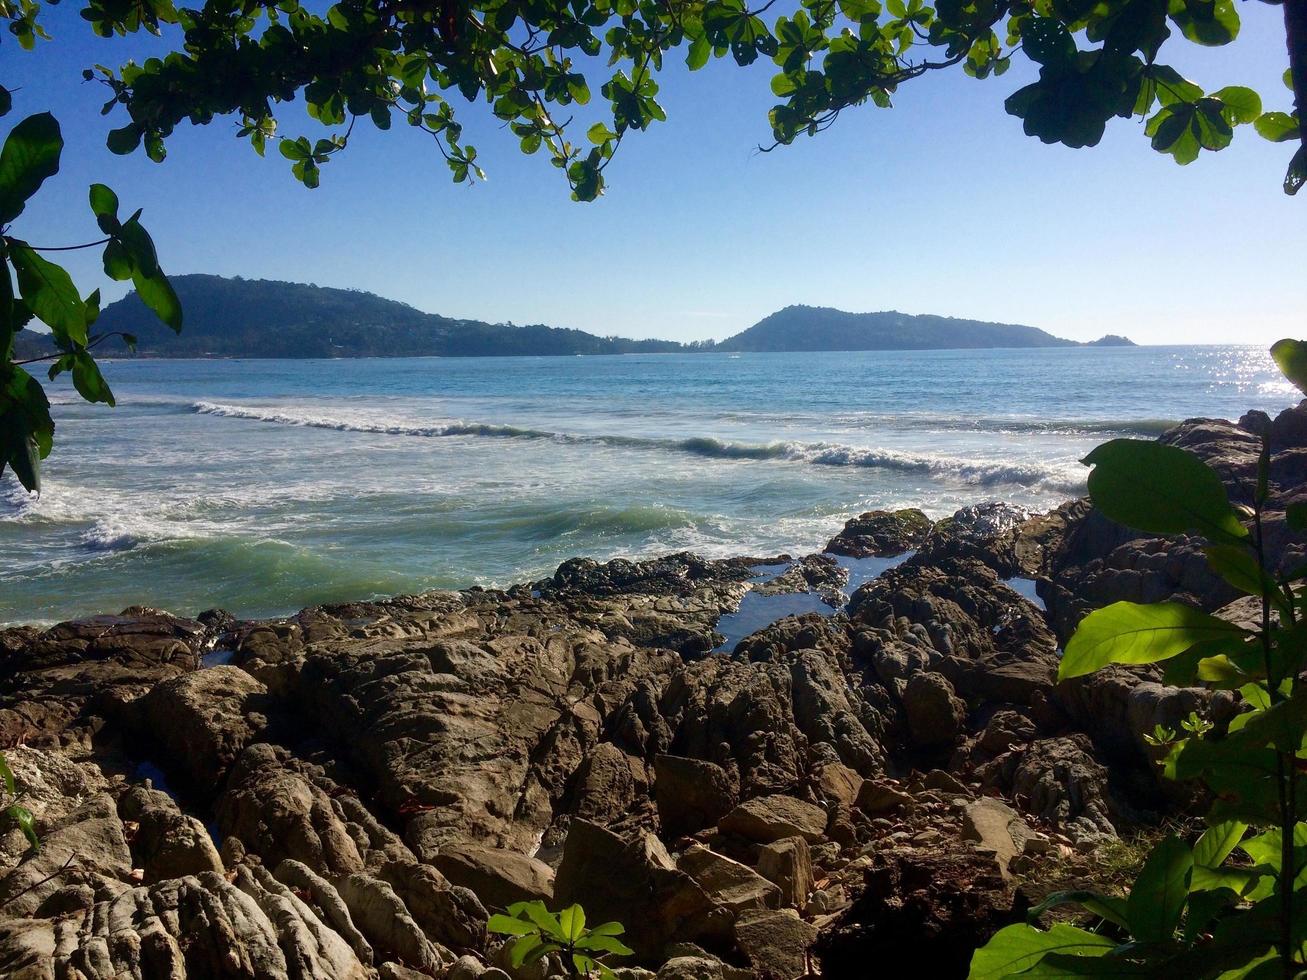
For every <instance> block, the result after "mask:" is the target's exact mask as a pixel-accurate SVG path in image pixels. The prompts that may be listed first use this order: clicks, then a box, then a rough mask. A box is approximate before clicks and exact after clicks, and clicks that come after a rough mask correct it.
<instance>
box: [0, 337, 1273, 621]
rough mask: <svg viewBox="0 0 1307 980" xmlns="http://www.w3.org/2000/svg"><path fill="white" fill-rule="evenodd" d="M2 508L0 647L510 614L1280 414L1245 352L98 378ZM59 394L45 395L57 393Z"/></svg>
mask: <svg viewBox="0 0 1307 980" xmlns="http://www.w3.org/2000/svg"><path fill="white" fill-rule="evenodd" d="M105 373H106V375H107V377H108V378H109V381H110V382H111V384H112V385H113V387H114V390H115V392H116V393H117V395H118V398H119V405H118V407H117V408H116V409H108V408H106V407H104V406H89V405H85V404H83V403H81V402H80V401H79V400H78V399H77V396H76V395H75V393H74V392H73V391H72V389H71V387H69V386H66V385H63V384H62V383H56V384H55V385H54V386H53V391H52V396H53V397H52V400H53V401H54V402H55V403H56V404H55V418H56V423H57V426H58V432H57V440H56V446H55V452H54V455H52V456H51V458H50V459H49V460H47V463H46V485H45V489H44V492H43V494H42V495H41V497H40V498H39V499H38V498H36V497H32V496H28V495H27V494H25V493H24V492H22V490H21V488H20V487H19V486H18V484H17V482H16V481H15V480H14V479H13V477H12V476H11V475H10V474H8V473H6V474H5V476H4V477H3V478H0V552H2V553H3V555H4V559H3V565H0V623H3V622H25V621H51V620H57V619H63V618H67V617H70V616H74V615H81V614H87V613H94V612H111V611H117V610H119V609H120V608H122V607H124V606H127V605H130V604H137V603H144V604H148V605H157V606H162V607H164V608H167V609H171V610H173V611H175V612H179V613H195V612H198V611H199V610H201V609H206V608H210V607H213V606H222V607H224V608H226V609H229V610H231V611H232V612H234V613H236V614H237V615H240V616H263V615H274V614H279V613H286V612H290V611H293V610H295V609H298V608H300V607H302V606H305V605H309V604H312V603H316V602H325V601H333V600H345V599H363V598H368V597H373V596H377V595H386V594H393V593H399V592H413V591H418V590H422V589H429V588H437V587H463V586H468V585H473V584H481V585H506V584H509V583H512V582H517V581H522V580H526V579H532V578H538V577H541V576H543V575H546V574H548V573H550V572H552V570H553V569H554V568H555V567H556V566H557V565H558V563H559V562H560V561H562V560H563V559H565V558H568V557H570V556H573V555H590V556H594V557H597V558H606V557H612V556H616V555H627V556H636V555H651V554H657V553H663V552H668V551H675V550H682V549H690V550H694V551H698V552H700V553H703V554H707V555H738V554H751V555H771V554H777V553H779V552H791V553H802V552H807V551H813V550H820V548H821V547H822V545H823V544H824V542H825V541H826V540H827V539H828V538H829V537H830V536H831V535H832V534H834V533H835V532H836V531H838V530H839V528H840V527H841V526H842V524H843V522H844V521H845V520H846V519H847V518H848V517H850V516H851V515H853V514H855V513H858V512H861V511H863V510H867V509H870V508H874V507H903V506H910V505H911V506H919V507H922V508H923V509H925V510H926V511H927V512H928V513H930V514H932V515H934V516H940V515H945V514H949V513H952V512H953V511H954V510H956V509H957V508H958V507H961V506H963V505H965V504H969V503H975V502H978V501H982V500H991V499H1002V500H1008V501H1012V502H1015V503H1019V504H1024V505H1027V506H1030V507H1039V508H1044V507H1048V506H1051V505H1054V504H1056V503H1057V502H1058V501H1060V500H1063V499H1065V498H1067V497H1069V496H1072V495H1075V494H1078V493H1080V492H1082V491H1083V488H1084V478H1085V468H1084V467H1083V466H1082V465H1081V464H1080V463H1079V462H1078V460H1079V459H1080V458H1081V457H1083V456H1084V455H1085V453H1086V452H1087V451H1088V450H1089V449H1091V448H1092V447H1093V446H1094V445H1095V444H1097V443H1098V442H1101V441H1103V440H1104V439H1107V438H1110V437H1112V436H1115V435H1133V436H1138V437H1149V436H1153V435H1156V434H1157V433H1158V432H1160V431H1162V430H1163V429H1164V428H1166V427H1167V426H1168V425H1170V424H1172V423H1173V422H1174V421H1176V420H1179V419H1183V418H1186V417H1189V416H1196V415H1205V416H1218V417H1226V418H1231V417H1233V418H1237V417H1238V416H1239V415H1240V414H1241V413H1242V412H1244V411H1245V410H1247V409H1249V408H1254V407H1256V408H1263V409H1266V410H1268V411H1272V412H1274V411H1278V410H1279V409H1281V408H1284V407H1287V406H1288V405H1290V404H1293V403H1294V402H1295V401H1296V398H1295V392H1294V390H1293V389H1292V388H1291V387H1290V386H1289V385H1288V384H1286V383H1285V382H1284V381H1283V380H1282V379H1281V378H1280V376H1279V374H1278V373H1277V372H1276V371H1275V368H1274V366H1273V364H1272V363H1271V361H1270V358H1269V357H1268V356H1267V355H1266V353H1265V351H1264V349H1262V348H1252V347H1141V348H1083V349H1081V348H1075V349H1052V350H994V351H926V352H864V353H814V354H742V355H741V354H692V355H689V354H687V355H635V356H622V357H554V358H484V359H439V358H415V359H402V360H382V359H368V360H340V361H262V360H249V361H234V360H226V361H220V360H207V361H204V360H194V361H164V360H122V361H112V362H109V363H107V364H106V366H105ZM61 381H62V379H61Z"/></svg>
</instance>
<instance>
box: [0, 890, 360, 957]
mask: <svg viewBox="0 0 1307 980" xmlns="http://www.w3.org/2000/svg"><path fill="white" fill-rule="evenodd" d="M247 873H248V872H247ZM244 883H245V884H246V885H247V886H248V887H250V888H251V890H252V891H255V893H256V895H257V897H255V896H254V895H250V894H246V893H245V892H244V891H242V890H241V889H240V888H238V887H236V885H233V884H231V883H230V882H228V881H227V880H226V879H225V878H223V877H222V876H221V875H218V874H215V873H213V872H205V873H203V874H201V875H198V876H187V877H183V878H172V879H169V880H167V881H162V882H158V883H156V884H154V885H149V886H140V887H135V888H129V887H122V888H120V890H117V891H109V892H107V893H103V897H97V894H96V892H95V891H94V890H93V889H91V888H84V889H82V890H78V889H76V888H70V889H68V890H66V891H65V892H63V893H61V897H63V899H64V900H63V901H62V902H60V903H59V904H58V914H57V918H40V919H10V920H8V921H7V922H6V923H4V924H3V925H0V973H3V974H4V975H5V976H21V975H26V976H48V977H55V976H58V977H63V976H92V975H93V976H114V977H117V976H137V977H176V978H184V977H187V976H192V977H214V978H231V980H237V978H239V980H300V978H306V977H314V978H321V980H366V978H367V975H368V974H367V971H366V970H365V969H364V967H363V965H362V964H361V963H360V962H359V961H358V959H357V958H355V957H354V955H353V952H352V951H351V950H350V949H349V947H348V946H346V945H345V944H344V943H343V942H341V941H340V940H339V938H338V937H335V935H334V933H331V932H330V931H329V930H326V929H325V927H323V925H322V923H321V922H320V921H319V920H318V919H317V918H316V916H315V915H314V914H313V912H312V910H310V909H309V908H308V907H307V906H306V905H304V903H302V902H299V901H297V900H295V899H294V897H293V896H289V895H288V894H285V893H273V892H269V891H267V890H266V889H263V888H262V887H261V884H260V883H258V882H254V880H253V879H251V878H247V879H245V882H244ZM256 886H257V887H256ZM261 902H262V903H263V904H260V903H261ZM264 905H266V906H267V911H265V908H264ZM51 911H53V910H51ZM270 915H271V917H270ZM41 970H46V971H49V972H39V971H41ZM21 971H27V972H26V973H23V972H21ZM88 971H89V972H88Z"/></svg>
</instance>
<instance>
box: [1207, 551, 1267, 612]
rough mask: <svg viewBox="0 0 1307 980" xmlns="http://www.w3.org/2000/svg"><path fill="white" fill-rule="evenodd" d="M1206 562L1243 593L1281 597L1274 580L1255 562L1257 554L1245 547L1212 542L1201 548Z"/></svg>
mask: <svg viewBox="0 0 1307 980" xmlns="http://www.w3.org/2000/svg"><path fill="white" fill-rule="evenodd" d="M1203 553H1204V554H1206V555H1207V564H1208V565H1210V566H1211V568H1212V571H1214V572H1216V574H1218V575H1220V576H1221V578H1223V579H1225V581H1226V582H1228V583H1229V584H1230V585H1233V586H1234V587H1235V588H1236V589H1238V590H1239V591H1240V592H1242V593H1244V594H1245V595H1255V596H1261V595H1266V596H1270V597H1271V598H1272V599H1281V600H1282V597H1281V596H1280V594H1279V589H1277V588H1276V585H1275V582H1274V580H1272V578H1271V576H1270V575H1269V574H1268V573H1267V572H1266V570H1265V569H1263V568H1262V566H1261V565H1259V564H1257V556H1256V555H1255V554H1253V552H1252V551H1250V550H1249V549H1248V548H1246V547H1242V546H1240V545H1232V544H1213V545H1208V546H1207V547H1206V548H1204V549H1203Z"/></svg>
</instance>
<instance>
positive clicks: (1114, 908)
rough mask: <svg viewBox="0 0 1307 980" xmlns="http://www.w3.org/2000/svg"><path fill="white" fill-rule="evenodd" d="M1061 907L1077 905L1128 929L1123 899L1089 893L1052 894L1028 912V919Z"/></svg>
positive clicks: (1064, 892)
mask: <svg viewBox="0 0 1307 980" xmlns="http://www.w3.org/2000/svg"><path fill="white" fill-rule="evenodd" d="M1061 905H1079V906H1080V907H1081V908H1083V909H1084V910H1085V911H1086V912H1092V913H1093V914H1094V915H1096V916H1098V917H1099V918H1102V919H1106V920H1107V921H1108V922H1111V923H1113V924H1115V925H1118V926H1120V927H1121V928H1122V929H1127V928H1129V926H1128V925H1127V924H1126V903H1125V899H1124V898H1113V897H1112V896H1110V895H1100V894H1098V893H1097V892H1091V891H1080V890H1073V891H1061V892H1053V894H1051V895H1049V896H1048V897H1047V898H1045V899H1044V900H1043V901H1042V902H1040V903H1039V904H1038V905H1036V906H1035V907H1034V908H1032V909H1031V910H1030V912H1029V913H1028V918H1030V919H1032V920H1033V919H1037V918H1039V916H1041V915H1043V914H1044V913H1045V912H1047V911H1048V910H1049V909H1052V908H1057V907H1058V906H1061Z"/></svg>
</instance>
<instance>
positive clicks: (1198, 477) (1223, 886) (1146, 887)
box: [970, 341, 1307, 980]
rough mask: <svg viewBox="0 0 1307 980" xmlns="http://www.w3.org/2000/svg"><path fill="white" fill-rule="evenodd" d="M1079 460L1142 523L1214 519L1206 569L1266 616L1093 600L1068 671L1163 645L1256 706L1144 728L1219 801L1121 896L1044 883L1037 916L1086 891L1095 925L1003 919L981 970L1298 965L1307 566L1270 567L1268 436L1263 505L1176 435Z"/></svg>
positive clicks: (1258, 970)
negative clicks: (1249, 501) (1223, 724)
mask: <svg viewBox="0 0 1307 980" xmlns="http://www.w3.org/2000/svg"><path fill="white" fill-rule="evenodd" d="M1272 354H1273V355H1274V356H1275V359H1276V362H1277V363H1278V364H1279V365H1280V367H1281V369H1282V370H1283V371H1284V373H1285V374H1286V376H1288V377H1289V379H1290V380H1291V381H1293V382H1294V384H1296V385H1297V386H1298V387H1299V388H1302V389H1304V390H1307V345H1305V344H1301V343H1298V342H1295V341H1281V342H1280V343H1278V344H1276V345H1275V347H1274V348H1272ZM1085 462H1086V463H1088V464H1090V465H1092V466H1093V467H1094V469H1093V472H1092V473H1091V474H1090V477H1089V493H1090V496H1091V497H1092V498H1093V502H1094V505H1095V506H1096V507H1097V508H1098V509H1099V510H1100V511H1102V513H1104V514H1105V515H1106V516H1107V517H1109V518H1111V519H1112V520H1114V521H1116V522H1118V523H1120V524H1124V525H1127V526H1129V527H1132V528H1136V529H1138V530H1140V531H1145V532H1148V533H1153V534H1179V533H1190V534H1200V535H1202V536H1203V537H1204V538H1206V539H1207V542H1208V544H1207V546H1206V553H1207V559H1208V563H1209V564H1210V566H1211V568H1212V569H1213V570H1214V571H1215V572H1216V573H1217V574H1219V575H1220V576H1221V577H1222V578H1223V579H1225V581H1226V582H1228V583H1229V584H1230V585H1232V586H1234V587H1235V588H1236V589H1238V590H1239V591H1240V592H1242V593H1244V594H1245V595H1249V596H1255V597H1257V599H1258V600H1260V616H1259V617H1258V618H1259V622H1258V624H1257V626H1256V628H1252V629H1246V628H1244V627H1242V626H1239V625H1236V624H1234V623H1230V622H1227V621H1225V620H1222V619H1218V618H1216V617H1214V616H1209V615H1207V614H1206V613H1203V612H1201V611H1199V610H1196V609H1193V608H1190V607H1188V606H1184V605H1180V604H1178V603H1173V602H1162V603H1154V604H1150V605H1139V604H1136V603H1131V602H1117V603H1113V604H1112V605H1110V606H1107V607H1105V608H1103V609H1099V610H1096V611H1095V612H1092V613H1090V614H1089V615H1088V616H1086V617H1085V619H1084V621H1083V622H1082V623H1081V624H1080V627H1079V629H1078V630H1077V631H1076V633H1075V635H1074V636H1073V637H1072V638H1071V640H1070V642H1068V643H1067V646H1066V652H1065V654H1064V655H1063V658H1062V663H1061V667H1060V670H1059V676H1060V677H1061V678H1063V679H1065V678H1070V677H1079V676H1083V675H1086V674H1089V673H1092V672H1093V671H1095V670H1098V669H1099V668H1100V667H1103V666H1106V665H1107V664H1154V663H1162V662H1165V664H1166V667H1165V677H1166V680H1167V682H1168V683H1170V684H1179V685H1189V686H1192V685H1198V684H1203V685H1206V686H1208V687H1210V688H1214V689H1224V690H1232V691H1237V692H1238V693H1239V695H1240V696H1241V698H1242V701H1243V704H1244V706H1245V709H1246V710H1244V711H1243V712H1242V713H1240V714H1239V715H1237V716H1236V717H1235V718H1234V720H1233V721H1232V722H1231V723H1230V725H1229V728H1228V730H1227V731H1224V732H1218V731H1215V730H1213V727H1212V726H1211V725H1210V724H1208V723H1206V722H1205V721H1203V720H1202V719H1199V718H1196V717H1195V718H1191V719H1190V720H1189V721H1188V722H1187V723H1185V724H1183V725H1182V726H1181V728H1182V731H1181V732H1180V733H1177V732H1175V731H1169V730H1158V731H1157V732H1155V733H1154V735H1153V737H1152V738H1151V739H1150V742H1151V743H1152V744H1153V745H1154V746H1155V748H1156V751H1157V753H1158V756H1159V758H1160V762H1159V764H1160V765H1161V767H1162V772H1163V774H1164V776H1165V777H1166V778H1168V779H1172V780H1196V781H1199V782H1201V783H1202V784H1204V785H1205V786H1206V788H1207V789H1208V790H1209V791H1210V794H1211V797H1212V799H1213V801H1214V802H1213V803H1212V806H1211V809H1210V811H1209V812H1208V814H1207V817H1206V823H1207V829H1206V830H1205V832H1204V833H1203V834H1202V835H1201V836H1200V837H1199V838H1198V839H1197V840H1196V841H1195V842H1194V843H1193V844H1192V846H1191V845H1190V844H1188V843H1186V842H1185V841H1183V840H1181V839H1180V838H1178V837H1176V836H1174V835H1171V836H1168V837H1166V838H1165V839H1163V840H1162V841H1161V842H1159V843H1158V844H1157V845H1156V846H1154V847H1153V848H1152V850H1151V852H1150V853H1149V854H1148V857H1147V859H1146V860H1145V861H1144V864H1143V868H1142V869H1141V870H1140V871H1139V874H1138V876H1137V877H1136V878H1135V881H1134V884H1133V886H1132V888H1131V889H1130V892H1129V895H1128V896H1127V897H1124V898H1120V897H1115V896H1108V895H1098V894H1094V893H1091V892H1087V891H1073V892H1060V893H1058V894H1055V895H1052V896H1050V897H1049V898H1048V899H1047V900H1046V901H1045V902H1043V903H1042V904H1041V905H1039V906H1038V907H1036V908H1035V909H1033V910H1031V914H1030V919H1031V921H1032V922H1033V921H1034V920H1035V919H1037V918H1038V916H1039V915H1040V914H1041V913H1043V912H1044V911H1046V910H1047V909H1049V908H1052V907H1053V906H1056V905H1062V904H1069V903H1074V904H1078V905H1080V906H1082V907H1083V908H1084V909H1085V910H1087V911H1088V912H1090V913H1092V914H1093V915H1094V916H1096V917H1097V920H1098V924H1097V926H1096V927H1095V928H1094V929H1093V930H1088V929H1081V928H1078V927H1076V926H1072V925H1067V924H1058V925H1055V926H1053V927H1052V928H1050V929H1047V930H1043V929H1040V928H1038V927H1037V926H1035V925H1033V924H1028V923H1019V924H1016V925H1012V926H1008V927H1007V928H1005V929H1002V930H1000V931H999V932H998V933H997V934H996V935H995V936H994V937H993V938H992V939H991V940H990V941H989V943H988V944H986V945H985V946H984V947H982V948H981V949H979V950H977V951H976V953H975V955H974V957H973V958H972V961H971V972H970V977H971V978H972V980H990V978H998V977H1011V976H1020V977H1052V976H1058V977H1079V976H1194V977H1199V976H1218V977H1222V978H1235V977H1258V978H1261V977H1279V976H1283V977H1293V976H1296V975H1298V974H1299V973H1300V972H1301V971H1302V968H1303V964H1304V961H1305V959H1307V957H1305V956H1304V952H1305V940H1307V914H1304V913H1307V823H1303V822H1300V821H1299V820H1298V813H1299V806H1300V802H1299V801H1301V800H1304V799H1307V775H1305V773H1307V751H1304V738H1305V736H1307V690H1305V689H1304V686H1303V685H1302V683H1301V681H1300V674H1301V673H1302V671H1303V668H1304V666H1305V665H1307V619H1305V618H1304V617H1303V613H1304V611H1305V609H1304V604H1305V603H1307V585H1304V578H1307V567H1299V568H1295V569H1292V570H1291V571H1290V572H1289V573H1288V574H1284V575H1277V574H1275V573H1274V571H1273V570H1272V569H1271V568H1269V567H1268V563H1267V557H1268V556H1267V553H1266V547H1265V534H1264V528H1263V518H1264V516H1265V512H1266V505H1267V501H1268V497H1269V488H1268V473H1269V469H1270V435H1269V433H1264V434H1263V436H1262V448H1261V454H1260V459H1259V463H1258V471H1257V486H1256V488H1255V490H1254V493H1253V506H1252V507H1251V508H1248V507H1238V508H1236V507H1234V506H1232V505H1231V503H1230V501H1229V498H1228V496H1227V494H1226V490H1225V486H1224V485H1223V484H1222V482H1221V479H1220V477H1219V476H1217V474H1216V472H1215V471H1214V470H1212V469H1211V468H1210V467H1208V466H1207V465H1206V464H1205V463H1203V462H1202V461H1201V460H1200V459H1198V458H1197V457H1196V456H1194V455H1193V454H1192V453H1189V452H1186V451H1185V450H1182V449H1178V448H1175V447H1173V446H1165V445H1162V444H1160V443H1155V442H1142V441H1135V440H1128V439H1117V440H1113V441H1112V442H1109V443H1106V444H1105V445H1102V446H1099V447H1098V448H1097V449H1095V450H1094V451H1093V452H1092V453H1090V455H1089V456H1088V457H1087V458H1086V460H1085ZM1286 518H1287V520H1288V523H1289V525H1290V527H1291V528H1293V529H1295V530H1299V531H1302V530H1307V504H1293V505H1290V506H1289V507H1288V509H1287V512H1286ZM1236 852H1240V854H1241V855H1242V856H1241V857H1240V859H1239V860H1238V861H1237V863H1235V862H1231V861H1229V860H1228V859H1229V858H1230V857H1231V855H1233V854H1235V853H1236Z"/></svg>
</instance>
